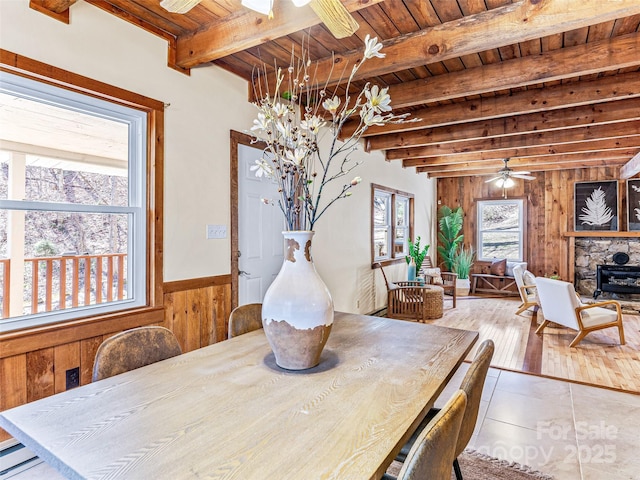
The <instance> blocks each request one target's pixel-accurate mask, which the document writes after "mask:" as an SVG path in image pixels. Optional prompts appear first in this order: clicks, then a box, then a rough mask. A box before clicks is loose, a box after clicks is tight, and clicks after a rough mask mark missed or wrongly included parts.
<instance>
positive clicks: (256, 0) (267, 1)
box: [241, 0, 273, 15]
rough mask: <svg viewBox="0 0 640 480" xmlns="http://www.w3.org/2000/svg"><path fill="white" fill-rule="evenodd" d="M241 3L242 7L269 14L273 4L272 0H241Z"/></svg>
mask: <svg viewBox="0 0 640 480" xmlns="http://www.w3.org/2000/svg"><path fill="white" fill-rule="evenodd" d="M241 3H242V6H243V7H247V8H249V9H251V10H253V11H255V12H258V13H261V14H263V15H269V13H270V12H271V7H272V6H273V1H272V0H242V2H241Z"/></svg>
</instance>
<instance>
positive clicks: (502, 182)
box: [496, 177, 516, 188]
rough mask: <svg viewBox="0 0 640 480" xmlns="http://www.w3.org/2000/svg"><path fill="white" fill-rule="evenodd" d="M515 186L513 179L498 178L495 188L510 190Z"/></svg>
mask: <svg viewBox="0 0 640 480" xmlns="http://www.w3.org/2000/svg"><path fill="white" fill-rule="evenodd" d="M515 184H516V182H514V181H513V178H511V177H507V178H499V179H498V180H496V186H497V187H498V188H511V187H513V186H515Z"/></svg>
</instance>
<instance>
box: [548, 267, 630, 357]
mask: <svg viewBox="0 0 640 480" xmlns="http://www.w3.org/2000/svg"><path fill="white" fill-rule="evenodd" d="M549 282H556V283H555V284H551V283H549ZM536 284H537V287H538V295H539V296H540V306H541V307H542V313H543V315H544V322H542V323H541V324H540V326H539V327H538V329H537V330H536V333H537V334H541V333H542V331H543V330H544V329H545V327H546V326H547V325H549V323H551V322H553V323H558V324H560V325H562V326H565V327H568V328H573V329H575V330H578V335H576V337H575V338H574V339H573V341H572V342H571V343H570V344H569V346H570V347H575V346H576V345H577V344H578V343H580V342H581V341H582V339H583V338H584V337H586V336H587V335H588V334H589V333H591V332H594V331H596V330H601V329H604V328H610V327H617V328H618V335H619V336H620V345H624V344H625V340H624V326H623V324H622V307H621V306H620V303H619V302H617V301H615V300H605V301H604V302H596V303H591V304H583V303H581V301H580V296H579V295H578V294H577V292H576V291H575V289H574V288H573V285H572V284H570V283H568V282H562V281H560V280H550V279H547V278H540V277H538V278H536ZM563 290H564V291H566V292H567V293H566V295H567V296H566V297H565V298H567V300H568V301H569V302H571V305H566V307H565V308H566V311H567V312H568V311H569V308H570V309H572V310H573V311H574V317H575V318H567V315H562V316H558V312H557V311H554V315H551V314H550V313H549V311H550V310H547V311H546V312H545V306H546V307H547V308H548V309H551V310H553V309H554V307H556V305H558V303H559V302H558V298H545V296H547V295H550V296H553V295H554V293H555V292H560V294H562V291H563ZM608 305H613V306H614V307H615V318H614V319H612V320H610V321H597V322H592V324H591V325H587V324H585V322H584V319H583V318H582V312H584V311H587V310H590V309H594V308H599V309H601V310H604V308H603V307H606V306H608ZM608 311H609V312H610V313H611V314H613V313H614V312H613V311H611V310H608ZM548 314H549V315H548ZM547 315H548V316H549V317H550V318H547ZM606 315H609V314H606ZM571 320H575V323H574V322H573V321H571Z"/></svg>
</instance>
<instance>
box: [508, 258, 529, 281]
mask: <svg viewBox="0 0 640 480" xmlns="http://www.w3.org/2000/svg"><path fill="white" fill-rule="evenodd" d="M516 265H520V266H521V267H522V270H523V271H524V270H526V269H527V262H509V261H507V270H506V273H505V275H506V276H507V277H513V276H514V275H513V267H515V266H516Z"/></svg>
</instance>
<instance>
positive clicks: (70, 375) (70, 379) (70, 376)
mask: <svg viewBox="0 0 640 480" xmlns="http://www.w3.org/2000/svg"><path fill="white" fill-rule="evenodd" d="M66 375H67V386H66V389H65V390H70V389H72V388H76V387H79V386H80V367H76V368H70V369H69V370H67V372H66Z"/></svg>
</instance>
